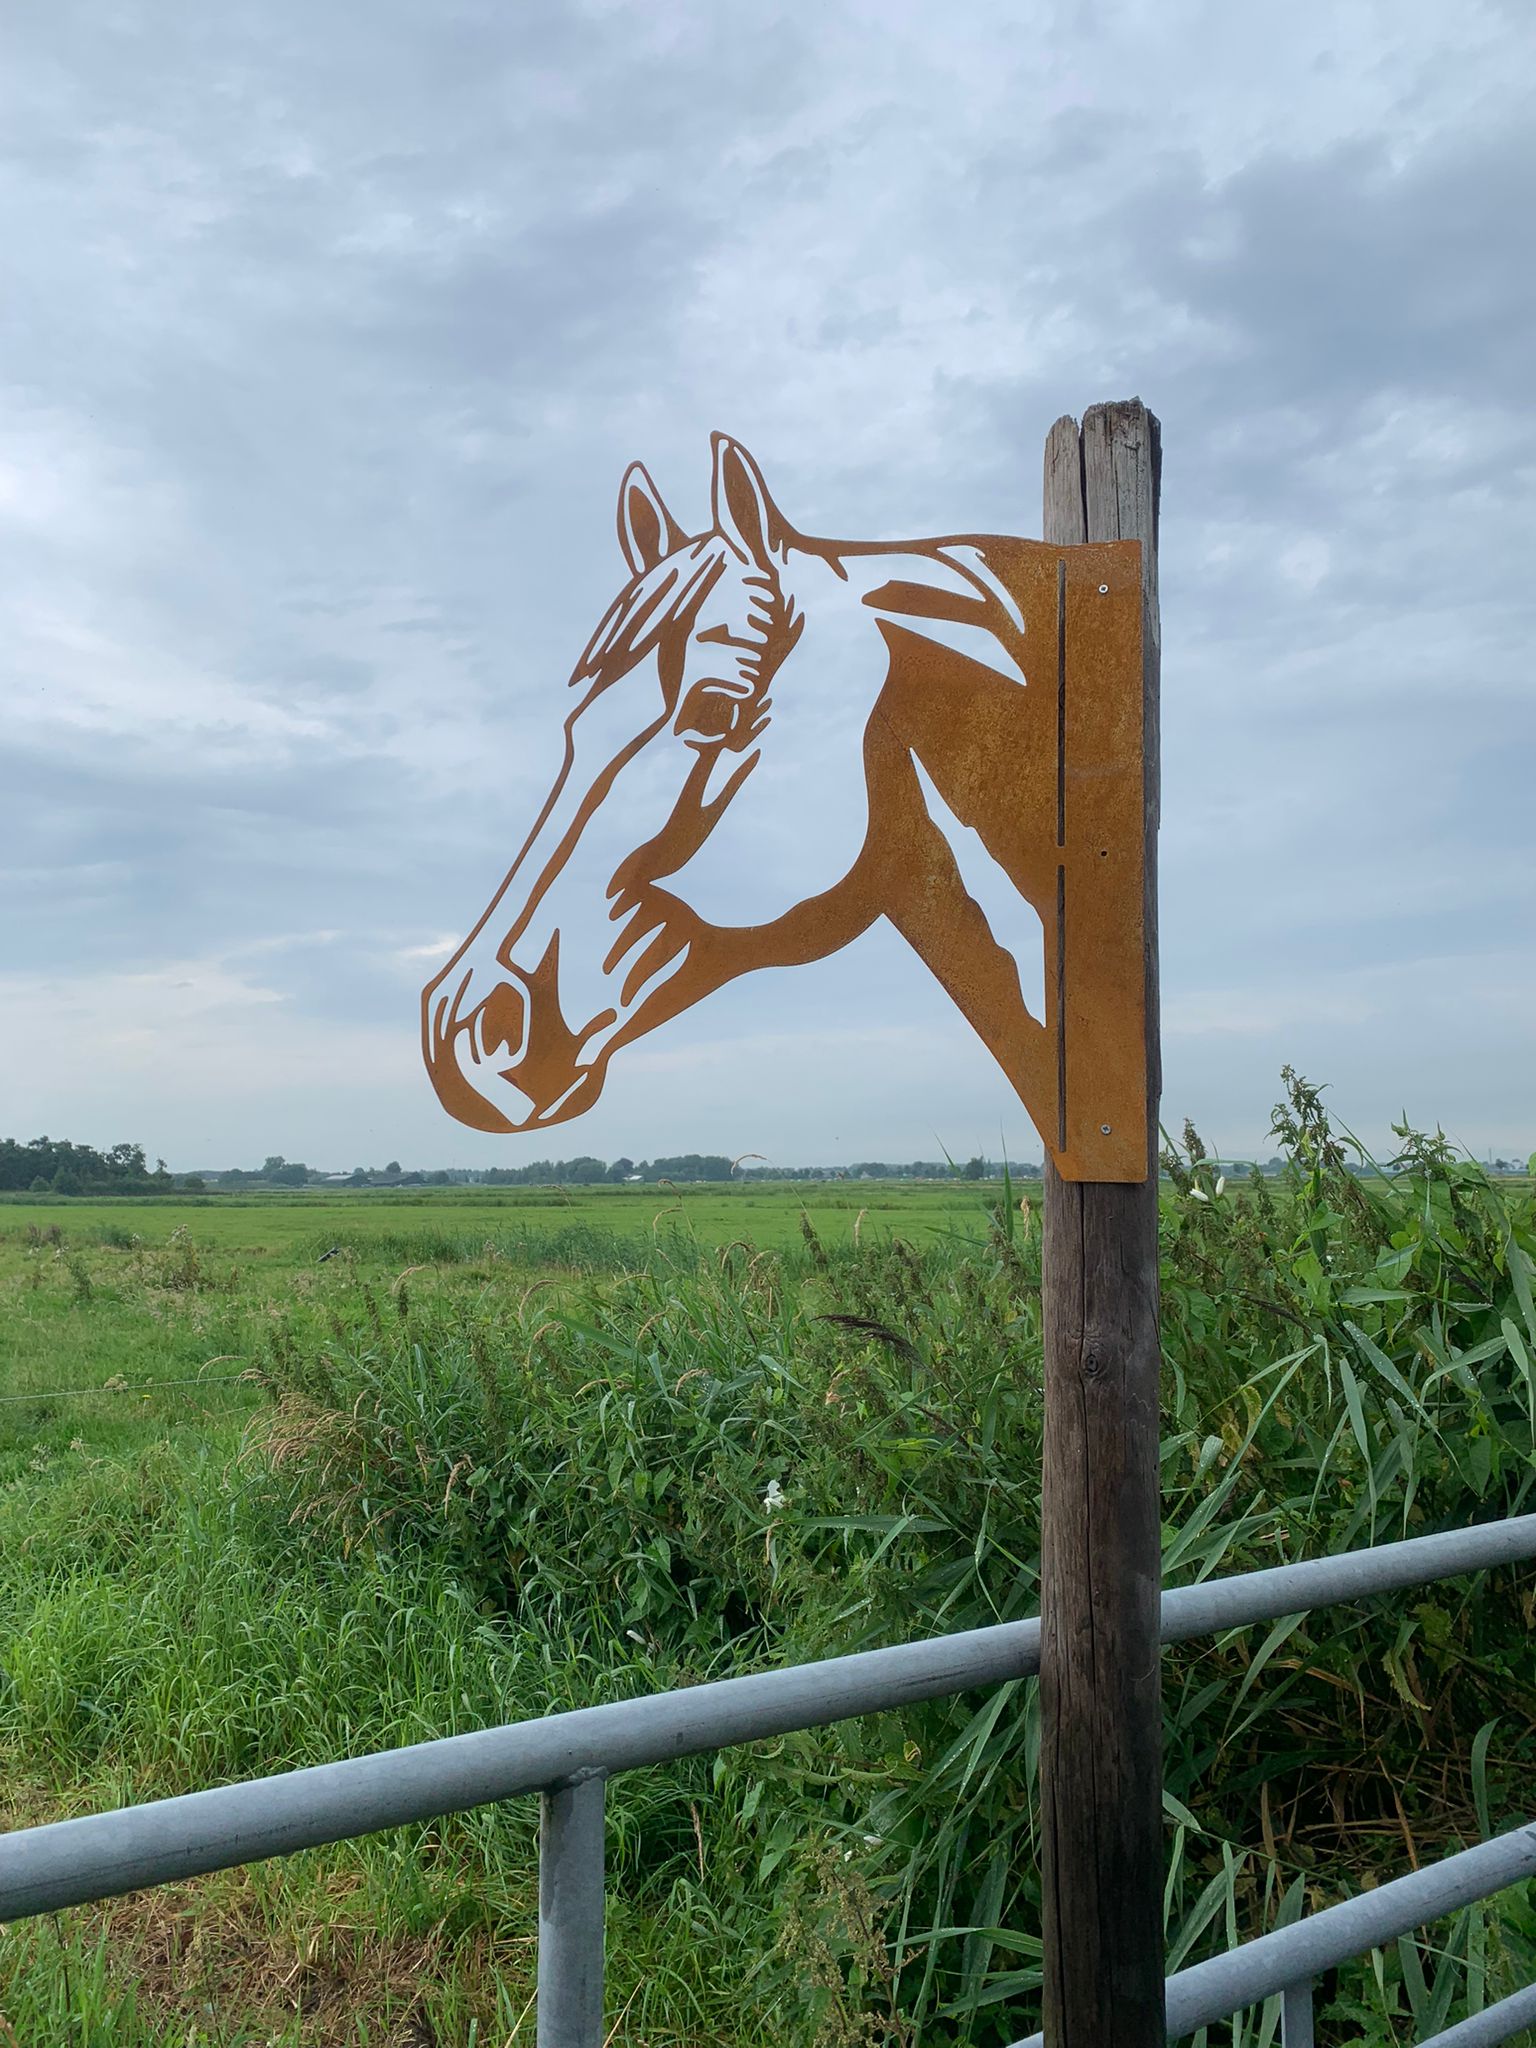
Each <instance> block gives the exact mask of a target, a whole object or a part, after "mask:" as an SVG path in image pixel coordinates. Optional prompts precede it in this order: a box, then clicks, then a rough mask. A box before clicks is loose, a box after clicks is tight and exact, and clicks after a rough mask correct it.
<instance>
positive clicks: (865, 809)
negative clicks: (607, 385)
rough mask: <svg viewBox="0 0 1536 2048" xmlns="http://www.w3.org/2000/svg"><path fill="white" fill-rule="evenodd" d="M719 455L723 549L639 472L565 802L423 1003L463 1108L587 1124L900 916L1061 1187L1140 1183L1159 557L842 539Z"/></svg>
mask: <svg viewBox="0 0 1536 2048" xmlns="http://www.w3.org/2000/svg"><path fill="white" fill-rule="evenodd" d="M713 450H714V462H713V476H712V481H711V496H710V515H711V516H710V523H709V526H708V528H707V529H706V531H704V532H703V533H701V534H698V535H694V536H692V537H690V536H688V535H685V534H684V533H683V531H682V530H681V528H680V527H679V526H678V524H677V522H676V521H675V520H674V519H673V517H672V515H671V513H670V512H669V511H668V510H667V508H666V506H665V504H664V503H663V502H662V499H661V497H660V494H659V493H658V492H657V489H656V487H655V485H654V484H653V483H652V481H651V479H650V477H649V475H648V474H647V473H646V471H645V469H644V468H642V467H641V465H640V464H638V463H636V464H634V465H633V466H632V467H631V468H630V469H629V471H628V472H627V474H626V475H625V477H624V480H623V483H622V484H621V486H620V490H619V503H618V529H619V543H620V546H621V548H622V550H623V555H624V559H625V562H626V563H627V565H628V568H629V572H630V576H629V581H628V582H627V583H626V584H625V586H624V588H623V590H622V591H621V592H620V593H619V595H618V597H617V598H616V599H615V601H614V603H613V604H612V605H611V606H610V608H609V610H608V612H607V613H606V615H605V616H604V618H603V620H602V622H601V624H600V625H599V626H598V628H597V630H596V632H595V633H594V634H593V636H592V638H591V640H590V641H589V642H588V644H587V648H586V651H585V653H584V654H583V655H582V657H581V659H580V661H579V662H578V663H577V664H576V668H575V671H574V673H573V674H572V676H571V679H570V690H571V694H572V699H573V701H572V704H571V708H570V710H569V713H568V715H567V717H566V720H565V747H564V759H563V761H562V764H561V767H560V770H559V773H558V775H557V776H556V778H555V783H554V787H553V788H552V789H551V791H550V793H549V796H548V798H547V799H546V801H545V803H544V806H543V808H542V810H541V811H540V812H539V815H538V817H537V819H536V821H535V823H534V826H533V829H532V831H531V832H530V833H529V835H528V837H527V840H526V841H525V842H524V844H523V847H522V849H521V851H520V852H519V853H518V854H517V856H516V858H515V860H514V861H513V863H512V866H511V869H510V871H509V872H508V874H507V876H506V879H505V880H504V881H503V882H502V884H501V887H500V888H499V889H498V890H497V891H496V894H495V895H494V896H493V897H492V899H491V901H490V903H489V905H488V906H487V908H486V910H485V912H484V913H483V915H482V916H481V918H480V920H479V922H478V923H477V924H476V925H475V927H474V930H473V931H472V932H471V933H470V935H469V937H468V938H467V939H466V940H465V942H464V944H463V945H462V946H461V947H460V948H459V949H458V951H457V952H456V953H455V954H454V955H453V957H452V959H451V960H450V961H449V962H448V964H447V965H446V966H445V967H444V968H443V969H442V970H441V972H439V973H438V974H437V975H435V976H434V977H433V979H432V981H431V982H430V983H429V984H428V986H427V988H426V990H425V991H424V993H423V997H422V1027H423V1049H424V1052H425V1057H426V1062H427V1067H428V1070H429V1072H430V1074H431V1077H432V1081H433V1084H434V1086H435V1088H436V1090H437V1093H438V1096H439V1098H440V1100H441V1101H442V1103H443V1105H444V1107H445V1108H446V1109H447V1110H449V1112H450V1113H451V1114H452V1115H453V1116H455V1117H457V1118H459V1119H460V1120H461V1121H462V1122H464V1123H466V1124H471V1125H473V1126H475V1127H476V1128H477V1129H480V1130H484V1131H498V1132H530V1131H538V1130H542V1129H545V1128H546V1127H548V1126H549V1125H551V1124H555V1123H559V1122H562V1121H564V1120H566V1119H567V1118H570V1117H574V1116H578V1115H580V1114H581V1113H582V1111H584V1110H587V1109H590V1108H591V1107H592V1105H593V1103H594V1102H596V1100H597V1098H598V1095H599V1093H600V1092H601V1090H602V1086H603V1081H604V1077H605V1075H606V1073H607V1070H608V1065H609V1062H610V1061H611V1060H612V1059H613V1057H614V1056H615V1054H617V1053H618V1052H619V1051H620V1050H621V1049H622V1048H623V1047H624V1046H626V1045H630V1044H633V1043H634V1041H635V1040H636V1039H638V1038H641V1037H643V1036H644V1035H645V1034H646V1033H648V1032H650V1031H654V1030H655V1029H656V1028H657V1026H658V1025H661V1024H663V1023H665V1022H666V1021H667V1020H668V1019H669V1018H672V1017H675V1016H677V1015H678V1014H679V1012H681V1011H683V1010H685V1009H687V1008H689V1007H691V1006H692V1005H693V1004H694V1003H697V1002H699V1001H700V1000H702V998H704V997H705V996H707V995H709V994H711V993H712V992H713V991H714V990H715V989H718V988H720V987H722V986H723V985H724V984H725V983H726V982H728V981H731V980H733V979H734V978H735V977H737V976H738V975H743V974H747V973H750V972H752V971H754V970H755V969H759V968H764V967H783V966H794V965H798V964H800V963H802V962H805V961H809V960H815V959H819V958H822V957H824V956H825V955H827V954H829V953H832V952H835V951H836V950H838V949H839V948H840V947H842V946H845V945H847V944H848V943H849V941H850V940H852V939H854V938H856V937H857V936H858V935H859V934H860V933H861V932H863V931H865V930H866V929H868V927H869V926H870V925H871V924H873V923H874V922H875V920H876V919H877V918H879V917H882V916H883V917H886V918H888V919H889V920H890V921H891V923H892V924H893V925H894V926H895V927H896V929H897V930H898V931H900V932H901V933H902V935H903V936H904V937H905V938H906V939H907V940H908V941H909V943H910V944H911V945H912V947H913V948H914V949H915V950H916V952H917V953H918V954H919V956H920V957H921V958H922V959H923V960H924V961H925V962H926V964H927V965H928V967H929V968H930V969H931V970H932V972H933V973H934V974H935V975H936V976H937V977H938V979H939V981H940V982H941V983H942V984H943V986H944V987H945V988H946V989H947V990H948V991H949V993H950V994H951V995H952V996H953V997H954V999H955V1001H956V1002H957V1003H958V1004H959V1005H960V1007H961V1009H962V1010H963V1011H964V1012H965V1014H966V1016H967V1017H968V1018H969V1019H970V1022H971V1023H972V1025H973V1026H974V1028H975V1029H976V1031H977V1033H978V1034H979V1035H980V1037H981V1038H982V1040H983V1041H984V1042H985V1044H986V1045H987V1046H988V1047H989V1048H990V1050H991V1052H992V1053H993V1055H994V1057H995V1058H996V1059H997V1061H998V1063H999V1064H1000V1065H1001V1067H1002V1068H1003V1070H1004V1072H1005V1073H1006V1074H1007V1076H1008V1078H1009V1080H1010V1081H1011V1082H1012V1083H1013V1085H1014V1087H1015V1088H1016V1089H1017V1091H1018V1093H1019V1095H1020V1097H1021V1098H1022V1100H1023V1101H1024V1103H1025V1105H1026V1107H1027V1108H1028V1109H1029V1110H1030V1111H1031V1114H1032V1115H1033V1117H1034V1119H1035V1122H1036V1124H1037V1126H1038V1127H1039V1129H1040V1131H1041V1134H1042V1136H1043V1137H1044V1139H1045V1141H1046V1143H1047V1145H1048V1146H1049V1147H1050V1149H1051V1151H1052V1153H1053V1155H1054V1156H1055V1157H1056V1159H1057V1162H1058V1164H1059V1165H1060V1166H1061V1167H1062V1170H1063V1171H1064V1172H1066V1173H1068V1174H1070V1175H1075V1176H1076V1177H1079V1178H1087V1177H1092V1178H1099V1179H1126V1180H1131V1179H1140V1178H1141V1177H1142V1176H1143V1175H1144V1173H1145V1171H1146V1160H1145V1154H1144V1148H1143V1147H1142V1144H1141V1136H1142V1132H1143V1129H1144V1125H1143V1121H1142V1112H1141V1111H1140V1110H1138V1109H1136V1108H1135V1104H1136V1103H1137V1101H1138V1100H1139V1099H1140V1098H1138V1096H1137V1090H1138V1088H1141V1087H1143V1086H1144V1082H1143V1078H1142V1076H1143V1069H1142V1066H1141V1064H1140V1062H1141V1047H1142V1029H1141V1020H1142V1016H1143V986H1142V979H1143V962H1142V954H1141V946H1140V935H1141V887H1142V820H1141V802H1142V797H1141V751H1140V742H1141V639H1140V632H1141V585H1140V559H1139V558H1140V550H1139V548H1138V547H1137V545H1136V543H1134V542H1121V543H1109V544H1103V545H1095V546H1091V547H1077V548H1069V549H1063V548H1058V547H1052V546H1047V545H1045V544H1044V543H1041V542H1036V541H1024V540H1016V539H1012V538H1010V537H1006V536H996V535H994V536H969V537H966V536H961V537H956V538H949V539H942V540H925V541H912V542H906V543H890V544H883V543H876V542H849V541H828V540H815V539H811V538H808V537H807V536H806V535H804V534H802V533H800V532H798V531H796V529H795V528H793V527H792V526H791V525H790V524H789V522H788V521H787V520H786V519H785V517H784V515H783V514H782V513H781V512H780V511H779V509H778V507H777V506H776V505H775V503H774V501H773V499H772V497H771V496H770V494H769V491H768V487H767V485H766V484H765V482H764V480H763V477H762V474H761V472H760V470H759V469H758V466H757V464H756V463H755V462H754V461H753V459H752V457H751V456H750V455H749V454H748V453H747V451H746V450H745V449H744V448H743V447H741V446H740V444H739V443H737V442H735V441H733V440H731V439H730V438H728V437H727V436H725V435H722V434H716V435H715V436H714V438H713ZM1079 651H1080V652H1079ZM1075 657H1076V658H1075ZM1069 693H1070V696H1071V701H1072V714H1073V715H1072V716H1071V717H1070V718H1069V717H1068V715H1067V707H1068V698H1069ZM813 762H814V763H815V764H816V766H817V768H818V770H820V771H824V772H822V773H820V774H819V775H818V777H817V778H815V785H816V792H817V794H816V797H815V800H814V801H812V800H810V798H809V795H808V790H807V783H808V780H809V779H810V776H809V764H811V763H813ZM828 774H830V776H831V790H832V794H831V796H830V798H829V797H828V796H827V794H826V789H827V775H828ZM1069 933H1070V959H1071V961H1072V963H1073V968H1074V973H1073V974H1069V972H1068V960H1069V951H1068V948H1069ZM1032 1006H1033V1007H1032ZM1069 1067H1070V1073H1069ZM1069 1090H1070V1093H1071V1097H1072V1100H1073V1104H1074V1108H1075V1112H1076V1113H1074V1114H1073V1115H1072V1116H1070V1117H1069V1114H1068V1102H1069ZM1128 1136H1129V1138H1130V1140H1131V1142H1130V1149H1129V1151H1127V1137H1128Z"/></svg>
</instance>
